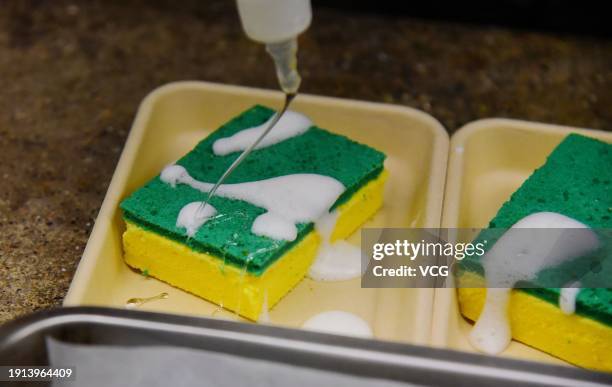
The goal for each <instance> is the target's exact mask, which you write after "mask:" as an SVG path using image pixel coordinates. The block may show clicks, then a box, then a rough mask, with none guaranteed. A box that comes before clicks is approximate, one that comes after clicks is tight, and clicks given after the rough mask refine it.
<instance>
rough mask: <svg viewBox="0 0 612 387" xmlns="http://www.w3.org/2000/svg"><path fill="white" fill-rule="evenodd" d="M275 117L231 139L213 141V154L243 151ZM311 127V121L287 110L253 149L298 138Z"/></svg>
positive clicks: (221, 154)
mask: <svg viewBox="0 0 612 387" xmlns="http://www.w3.org/2000/svg"><path fill="white" fill-rule="evenodd" d="M275 116H276V115H273V116H272V117H270V119H269V120H268V121H266V122H264V123H263V124H261V125H259V126H255V127H253V128H249V129H244V130H241V131H240V132H238V133H236V134H234V135H233V136H231V137H226V138H221V139H219V140H217V141H215V142H214V143H213V152H215V154H216V155H217V156H224V155H227V154H230V153H232V152H238V151H243V150H245V149H246V148H248V147H249V146H250V145H251V144H253V143H254V142H255V140H257V138H259V136H260V135H261V134H262V133H263V132H264V131H265V130H266V128H267V127H268V125H269V123H270V122H271V121H272V120H273V119H274V118H275ZM311 126H312V121H311V120H310V118H308V117H306V116H305V115H303V114H301V113H297V112H294V111H292V110H287V111H286V112H285V114H283V115H282V117H281V118H280V120H278V122H277V123H276V125H274V128H273V129H272V130H271V131H270V133H268V134H267V135H266V137H264V138H263V139H262V140H261V142H260V143H259V144H257V146H256V147H255V148H254V149H261V148H265V147H268V146H270V145H274V144H277V143H279V142H281V141H285V140H287V139H288V138H291V137H295V136H299V135H300V134H302V133H304V132H305V131H307V130H308V128H310V127H311Z"/></svg>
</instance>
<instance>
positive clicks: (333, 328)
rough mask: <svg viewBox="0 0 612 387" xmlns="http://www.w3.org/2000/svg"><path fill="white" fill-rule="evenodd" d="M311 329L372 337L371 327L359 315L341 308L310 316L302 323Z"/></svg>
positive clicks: (303, 326)
mask: <svg viewBox="0 0 612 387" xmlns="http://www.w3.org/2000/svg"><path fill="white" fill-rule="evenodd" d="M302 328H304V329H308V330H311V331H317V332H324V333H335V334H338V335H346V336H356V337H364V338H372V337H374V334H373V333H372V328H370V325H369V324H368V323H367V322H366V321H365V320H364V319H362V318H361V317H359V316H356V315H354V314H352V313H349V312H344V311H341V310H330V311H327V312H323V313H319V314H317V315H314V316H312V317H311V318H309V319H308V320H306V321H305V322H304V324H302Z"/></svg>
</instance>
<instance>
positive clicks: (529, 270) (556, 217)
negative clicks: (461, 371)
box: [469, 212, 599, 354]
mask: <svg viewBox="0 0 612 387" xmlns="http://www.w3.org/2000/svg"><path fill="white" fill-rule="evenodd" d="M521 228H528V229H530V228H533V229H536V228H545V229H549V231H548V232H547V233H546V237H545V238H542V236H543V233H539V232H538V233H529V232H525V231H524V230H523V231H521V230H517V229H521ZM564 228H565V229H567V228H571V229H584V232H580V233H578V232H577V231H574V232H573V233H572V237H571V238H568V237H567V236H564V235H563V230H562V229H564ZM598 246H599V240H598V238H597V235H596V234H595V233H594V232H593V231H592V230H591V229H589V227H588V226H586V225H585V224H583V223H580V222H578V221H577V220H574V219H572V218H569V217H567V216H565V215H562V214H557V213H554V212H539V213H535V214H531V215H529V216H526V217H525V218H523V219H521V220H520V221H518V222H517V223H516V224H514V225H513V226H512V228H510V229H509V230H508V231H506V233H505V234H504V235H503V236H502V237H501V238H499V240H498V241H497V243H495V245H494V246H493V247H492V248H491V249H490V250H489V251H488V252H487V254H486V255H485V256H484V257H483V258H482V264H483V267H484V270H485V277H486V283H487V296H486V299H485V305H484V308H483V310H482V312H481V315H480V317H479V318H478V321H477V322H476V324H475V325H474V328H473V329H472V332H471V333H470V336H469V340H470V343H471V344H472V345H473V346H474V347H476V348H477V349H479V350H481V351H483V352H485V353H490V354H496V353H500V352H502V351H503V350H504V349H505V348H506V347H507V346H508V345H509V344H510V340H511V339H512V333H511V328H510V322H509V318H508V304H509V300H510V291H511V290H512V288H513V287H514V286H515V284H516V283H517V282H519V281H528V280H533V279H534V278H535V277H536V276H537V274H538V273H539V272H540V271H541V270H543V269H546V268H549V267H554V266H557V265H559V264H561V263H563V262H565V261H568V260H570V259H574V258H577V257H580V256H582V255H584V254H586V253H588V252H590V251H593V250H595V249H597V247H598Z"/></svg>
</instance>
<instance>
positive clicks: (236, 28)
mask: <svg viewBox="0 0 612 387" xmlns="http://www.w3.org/2000/svg"><path fill="white" fill-rule="evenodd" d="M300 45H301V46H300V50H301V51H300V53H301V56H300V68H301V72H302V75H303V78H304V81H303V92H305V93H313V94H320V95H329V96H336V97H343V98H355V99H363V100H371V101H381V102H389V103H395V104H400V105H407V106H412V107H416V108H418V109H422V110H424V111H426V112H428V113H430V114H432V115H434V116H435V117H436V118H438V119H439V120H440V121H441V122H442V124H443V125H444V126H445V127H446V128H448V130H449V132H453V131H454V130H456V129H457V128H459V127H460V126H461V125H463V124H464V123H466V122H469V121H472V120H475V119H478V118H482V117H496V116H504V117H514V118H521V119H527V120H535V121H545V122H551V123H558V124H565V125H572V126H584V127H595V128H601V129H607V130H611V129H612V109H611V108H610V107H611V106H612V41H605V40H599V39H596V38H588V37H571V36H569V37H568V36H565V37H563V36H555V35H551V34H542V33H533V32H524V31H512V30H507V29H501V28H492V27H485V26H470V25H458V24H453V23H444V22H434V21H422V20H415V19H409V18H403V17H397V16H394V17H390V16H377V15H367V14H363V13H350V12H346V11H345V12H341V11H338V10H332V9H325V8H320V9H315V17H314V21H313V25H312V27H311V28H310V30H309V31H308V32H307V33H306V34H305V35H303V36H302V38H301V40H300ZM185 79H200V80H206V81H213V82H223V83H232V84H240V85H248V86H258V87H265V88H274V87H275V86H276V83H275V78H274V73H273V70H272V67H271V64H270V61H269V59H268V58H267V56H266V54H265V52H264V50H263V49H262V47H260V46H258V45H255V44H253V43H251V42H250V41H248V40H247V39H246V38H245V37H244V35H243V33H242V31H241V29H240V25H239V22H238V19H237V14H236V12H235V9H234V4H233V2H231V1H227V0H219V1H207V2H202V1H197V0H190V1H181V2H176V1H174V2H172V1H170V0H166V1H144V0H142V1H136V0H134V1H125V2H108V1H102V0H100V1H87V2H85V1H82V2H67V1H62V0H59V1H54V2H40V1H20V0H12V1H11V0H9V1H8V2H5V3H3V4H2V6H1V7H0V80H1V82H0V85H1V87H0V179H1V180H0V322H2V321H6V320H8V319H12V318H14V317H16V316H18V315H22V314H24V313H28V312H31V311H33V310H37V309H41V308H48V307H52V306H56V305H59V304H60V303H61V301H62V298H63V296H64V294H65V293H66V290H67V288H68V285H69V283H70V279H71V278H72V275H73V274H74V271H75V269H76V266H77V263H78V261H79V258H80V256H81V254H82V252H83V248H84V246H85V243H86V241H87V237H88V235H89V232H90V230H91V228H92V224H93V221H94V219H95V216H96V213H97V211H98V209H99V207H100V204H101V202H102V199H103V197H104V194H105V191H106V188H107V186H108V183H109V181H110V178H111V175H112V173H113V170H114V168H115V164H116V162H117V159H118V157H119V153H120V152H121V148H122V146H123V143H124V141H125V138H126V136H127V134H128V131H129V129H130V125H131V122H132V119H133V117H134V114H135V112H136V109H137V108H138V103H139V102H140V100H141V99H142V98H143V97H144V96H145V95H146V94H147V93H148V92H149V91H151V90H152V89H154V88H155V87H157V86H159V85H162V84H164V83H167V82H171V81H176V80H185Z"/></svg>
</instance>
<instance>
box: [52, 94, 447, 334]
mask: <svg viewBox="0 0 612 387" xmlns="http://www.w3.org/2000/svg"><path fill="white" fill-rule="evenodd" d="M282 101H283V95H282V94H281V93H280V92H276V91H268V90H261V89H253V88H246V87H238V86H228V85H219V84H213V83H206V82H177V83H171V84H169V85H166V86H162V87H160V88H158V89H156V90H155V91H153V92H152V93H151V94H149V95H148V96H147V97H146V98H145V100H144V101H143V102H142V104H141V105H140V108H139V110H138V114H137V116H136V119H135V121H134V124H133V126H132V129H131V132H130V135H129V137H128V140H127V142H126V144H125V148H124V150H123V153H122V155H121V158H120V160H119V164H118V165H117V169H116V171H115V173H114V175H113V179H112V181H111V184H110V186H109V189H108V192H107V194H106V197H105V199H104V203H103V204H102V208H101V209H100V212H99V214H98V217H97V219H96V222H95V225H94V228H93V230H92V233H91V236H90V239H89V241H88V243H87V246H86V248H85V252H84V253H83V257H82V259H81V262H80V264H79V266H78V269H77V272H76V274H75V276H74V279H73V281H72V284H71V286H70V289H69V291H68V294H67V295H66V297H65V299H64V305H98V306H109V307H118V308H122V307H124V306H125V304H126V301H127V300H128V299H130V298H133V297H148V296H153V295H156V294H159V293H161V292H166V293H168V295H169V296H168V298H167V299H163V300H157V301H153V302H150V303H147V304H144V305H142V307H141V309H145V310H155V311H162V312H168V313H180V314H190V315H197V316H204V317H210V316H211V315H213V314H214V316H215V317H219V318H229V319H236V318H237V317H236V316H235V315H234V314H232V313H230V312H226V311H221V312H219V313H215V311H216V310H217V307H216V305H214V304H212V303H209V302H207V301H205V300H203V299H201V298H199V297H196V296H193V295H191V294H188V293H186V292H183V291H181V290H179V289H177V288H174V287H172V286H170V285H167V284H165V283H163V282H161V281H158V280H155V279H153V278H145V277H144V276H142V275H141V274H139V273H137V272H135V271H133V270H131V269H130V268H129V267H128V266H127V265H126V263H125V261H124V259H123V252H122V244H121V235H122V233H123V232H124V231H125V223H124V222H123V220H122V217H121V211H120V209H119V203H120V201H121V200H122V199H123V198H125V197H126V196H127V195H128V194H129V193H131V192H133V191H134V190H136V189H137V188H138V187H140V186H141V185H143V184H144V183H145V182H146V181H148V180H149V179H151V178H152V177H154V176H155V175H157V174H158V173H159V171H160V170H161V169H162V168H163V167H164V166H165V165H166V164H168V163H170V162H172V161H174V160H176V159H177V158H179V157H180V156H182V155H183V154H185V153H187V152H188V151H189V150H190V149H191V148H192V147H193V146H194V145H195V144H196V143H197V142H198V141H199V140H201V139H202V138H204V137H205V136H207V135H208V134H209V133H211V132H212V131H213V130H215V129H216V128H218V127H219V126H220V125H221V124H223V123H224V122H226V121H227V120H228V119H229V118H231V117H234V116H236V115H237V114H239V113H240V112H242V111H244V110H246V109H247V108H249V107H251V106H252V105H254V104H263V105H267V106H270V107H276V108H280V106H281V104H282ZM292 109H295V110H297V111H300V112H302V113H304V114H306V115H308V116H309V117H310V118H311V119H312V120H313V121H314V122H315V123H316V124H317V125H318V126H320V127H322V128H325V129H327V130H330V131H332V132H336V133H339V134H343V135H346V136H348V137H350V138H352V139H354V140H356V141H359V142H362V143H365V144H368V145H370V146H373V147H375V148H377V149H380V150H382V151H383V152H385V153H386V154H387V156H388V158H387V160H386V163H385V167H386V169H387V170H388V172H389V178H388V181H387V183H386V189H385V194H384V204H383V207H382V209H381V210H380V211H379V212H378V213H377V214H376V216H375V217H374V218H372V219H371V220H369V221H368V222H367V223H366V224H365V225H364V227H424V228H436V227H439V225H440V217H441V212H442V198H443V194H444V182H445V175H446V162H447V155H448V135H447V134H446V131H445V130H444V128H443V127H442V126H441V125H440V123H439V122H438V121H436V120H435V119H434V118H433V117H431V116H429V115H427V114H426V113H423V112H421V111H418V110H415V109H411V108H406V107H400V106H394V105H388V104H376V103H368V102H360V101H353V100H343V99H337V98H328V97H319V96H312V95H299V96H298V97H297V98H296V100H295V101H294V104H293V105H292ZM359 241H360V234H359V233H358V232H357V233H355V234H353V235H352V236H351V238H350V239H349V242H351V243H353V244H356V245H358V244H359ZM433 294H434V291H433V289H362V288H361V286H360V280H359V279H354V280H349V281H341V282H316V281H312V280H310V279H304V280H303V281H301V282H300V283H299V284H298V286H297V287H296V288H295V289H293V290H292V291H291V292H290V293H289V294H288V295H287V296H286V297H284V298H283V299H282V300H281V301H280V302H279V303H278V304H277V305H276V306H275V307H274V308H273V309H272V310H271V311H270V313H269V319H270V323H272V324H276V325H282V326H287V327H300V326H301V325H302V323H303V322H304V321H305V320H307V319H308V318H310V317H311V316H313V315H315V314H317V313H320V312H323V311H327V310H344V311H347V312H351V313H354V314H356V315H358V316H360V317H362V318H363V319H365V320H366V321H367V322H368V323H369V324H370V326H371V327H372V328H373V331H374V335H375V337H376V338H377V339H382V340H392V341H398V342H406V343H414V344H428V343H429V342H430V339H431V336H430V333H431V326H432V325H431V316H432V304H433Z"/></svg>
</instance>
